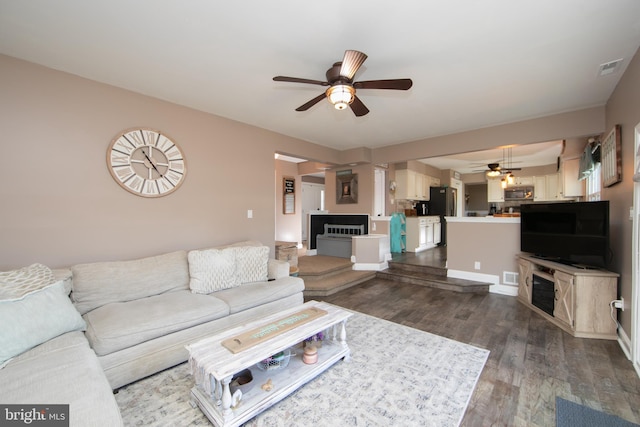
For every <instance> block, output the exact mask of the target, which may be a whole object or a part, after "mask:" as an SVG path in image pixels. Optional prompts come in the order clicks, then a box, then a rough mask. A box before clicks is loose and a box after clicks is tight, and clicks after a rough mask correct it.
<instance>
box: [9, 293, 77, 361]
mask: <svg viewBox="0 0 640 427" xmlns="http://www.w3.org/2000/svg"><path fill="white" fill-rule="evenodd" d="M0 325H2V327H1V328H0V366H2V365H3V364H5V363H6V362H7V361H8V360H9V359H11V358H13V357H15V356H17V355H19V354H21V353H23V352H25V351H27V350H29V349H30V348H33V347H35V346H37V345H39V344H42V343H43V342H45V341H48V340H50V339H51V338H55V337H57V336H59V335H62V334H64V333H66V332H69V331H77V330H84V329H85V326H86V325H85V323H84V321H83V320H82V318H81V317H80V314H79V313H78V312H77V310H76V309H75V308H74V307H73V304H71V300H69V297H68V296H67V293H66V292H65V288H64V284H63V283H62V281H59V282H56V283H54V284H53V285H49V286H47V287H46V288H44V289H40V290H39V291H36V292H32V293H30V294H28V295H26V296H24V297H22V298H20V299H16V300H4V301H0Z"/></svg>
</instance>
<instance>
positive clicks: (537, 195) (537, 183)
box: [533, 175, 547, 202]
mask: <svg viewBox="0 0 640 427" xmlns="http://www.w3.org/2000/svg"><path fill="white" fill-rule="evenodd" d="M533 200H534V201H536V202H542V201H543V200H547V178H546V177H545V176H544V175H543V176H534V177H533Z"/></svg>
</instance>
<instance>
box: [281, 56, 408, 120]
mask: <svg viewBox="0 0 640 427" xmlns="http://www.w3.org/2000/svg"><path fill="white" fill-rule="evenodd" d="M366 59H367V55H366V54H364V53H362V52H359V51H357V50H347V51H346V52H345V53H344V58H343V59H342V61H341V62H336V63H334V64H333V66H332V67H331V68H329V69H328V70H327V73H326V76H327V81H321V80H311V79H302V78H298V77H286V76H276V77H274V78H273V80H275V81H277V82H291V83H308V84H314V85H319V86H329V88H328V89H327V90H326V91H325V92H324V93H322V94H321V95H318V96H316V97H315V98H313V99H312V100H310V101H309V102H306V103H305V104H302V105H301V106H299V107H298V108H296V111H306V110H308V109H309V108H311V107H313V106H314V105H316V104H317V103H318V102H320V101H322V99H324V98H325V97H326V98H327V99H328V100H329V102H331V104H333V106H334V107H335V108H336V109H338V110H344V109H345V108H347V107H351V110H352V111H353V113H354V114H355V115H356V116H357V117H360V116H364V115H365V114H367V113H369V109H368V108H367V107H366V106H365V105H364V104H363V103H362V101H361V100H360V98H358V97H357V96H356V89H393V90H408V89H409V88H411V86H412V85H413V82H412V81H411V79H390V80H367V81H361V82H354V81H353V77H354V76H355V74H356V72H357V71H358V69H359V68H360V66H361V65H362V64H363V63H364V61H365V60H366Z"/></svg>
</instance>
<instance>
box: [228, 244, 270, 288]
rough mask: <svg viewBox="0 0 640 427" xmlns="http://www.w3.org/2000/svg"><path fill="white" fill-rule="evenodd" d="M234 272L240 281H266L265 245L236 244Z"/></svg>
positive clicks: (267, 269)
mask: <svg viewBox="0 0 640 427" xmlns="http://www.w3.org/2000/svg"><path fill="white" fill-rule="evenodd" d="M234 249H235V252H236V274H237V275H238V280H239V281H240V283H241V284H242V283H250V282H266V281H267V280H268V275H269V248H268V247H267V246H238V247H235V248H234Z"/></svg>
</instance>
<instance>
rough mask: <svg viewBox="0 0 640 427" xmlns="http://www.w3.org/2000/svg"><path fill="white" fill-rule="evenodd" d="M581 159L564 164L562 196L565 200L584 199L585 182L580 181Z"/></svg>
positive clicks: (570, 160)
mask: <svg viewBox="0 0 640 427" xmlns="http://www.w3.org/2000/svg"><path fill="white" fill-rule="evenodd" d="M579 176H580V159H569V160H565V161H564V162H562V190H563V191H562V196H563V198H565V199H573V198H576V197H583V196H584V193H585V188H584V181H579V180H578V178H579Z"/></svg>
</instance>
